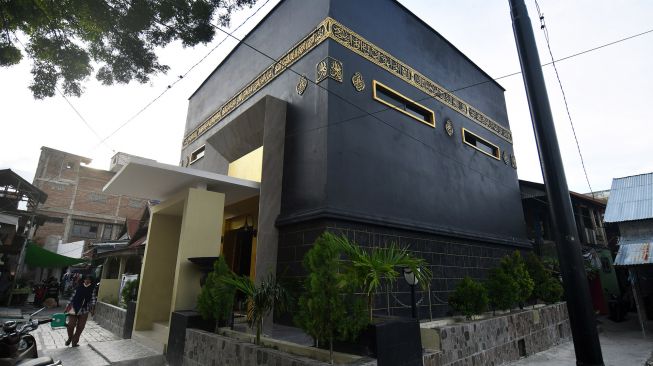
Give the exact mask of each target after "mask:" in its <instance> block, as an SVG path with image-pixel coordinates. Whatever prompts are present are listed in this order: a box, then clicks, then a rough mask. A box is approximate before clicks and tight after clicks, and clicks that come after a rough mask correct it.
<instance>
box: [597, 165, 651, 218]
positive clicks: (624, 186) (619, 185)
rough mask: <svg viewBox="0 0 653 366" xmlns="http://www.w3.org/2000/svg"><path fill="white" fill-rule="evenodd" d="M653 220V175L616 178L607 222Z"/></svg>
mask: <svg viewBox="0 0 653 366" xmlns="http://www.w3.org/2000/svg"><path fill="white" fill-rule="evenodd" d="M651 218H653V173H648V174H640V175H634V176H631V177H624V178H615V179H613V180H612V188H611V189H610V199H609V200H608V206H607V208H606V210H605V218H604V221H605V222H622V221H633V220H645V219H651Z"/></svg>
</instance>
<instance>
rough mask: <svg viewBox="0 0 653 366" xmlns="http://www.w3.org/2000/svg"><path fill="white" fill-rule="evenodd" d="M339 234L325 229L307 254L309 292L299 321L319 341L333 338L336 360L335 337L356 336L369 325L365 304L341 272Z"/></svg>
mask: <svg viewBox="0 0 653 366" xmlns="http://www.w3.org/2000/svg"><path fill="white" fill-rule="evenodd" d="M336 242H337V238H336V236H335V235H333V234H331V233H328V232H325V233H323V234H322V235H321V236H320V237H319V238H318V239H317V240H316V241H315V244H314V245H313V248H311V250H310V251H309V252H308V253H306V255H305V256H304V268H306V270H307V271H308V277H307V278H306V281H305V292H304V294H302V296H301V297H300V298H299V312H298V314H297V316H296V317H295V322H296V323H297V324H298V325H299V326H300V327H301V328H302V329H303V330H305V331H306V333H308V334H309V335H310V336H312V337H313V338H314V339H316V340H318V341H327V342H329V360H330V363H331V364H333V340H334V338H335V339H338V340H353V339H354V338H356V336H357V335H358V334H359V333H360V331H361V330H362V329H363V328H364V327H365V326H366V325H367V323H368V322H367V317H366V314H365V304H364V302H363V301H362V299H360V298H359V297H354V295H353V288H352V286H351V285H349V284H348V285H347V286H346V287H344V288H343V287H342V286H341V284H343V283H351V281H348V279H347V278H344V276H346V275H345V274H343V273H341V266H342V262H341V261H340V256H341V252H340V250H339V249H338V247H337V245H336V244H335V243H336Z"/></svg>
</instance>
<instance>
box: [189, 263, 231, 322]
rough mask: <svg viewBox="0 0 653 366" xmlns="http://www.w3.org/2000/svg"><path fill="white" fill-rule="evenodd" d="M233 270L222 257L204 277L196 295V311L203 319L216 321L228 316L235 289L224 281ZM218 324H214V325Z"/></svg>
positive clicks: (226, 318)
mask: <svg viewBox="0 0 653 366" xmlns="http://www.w3.org/2000/svg"><path fill="white" fill-rule="evenodd" d="M232 277H233V272H231V270H230V269H229V266H228V265H227V262H226V261H225V260H224V258H223V257H219V258H218V260H216V261H215V263H213V271H211V272H210V273H209V274H208V276H207V277H206V282H205V283H204V286H202V291H201V292H200V294H199V296H198V297H197V311H198V312H199V313H200V315H202V318H204V319H207V320H208V319H215V321H216V322H217V323H220V322H222V321H226V320H228V319H229V318H230V316H231V312H232V311H233V306H234V295H235V293H236V289H235V288H234V287H233V286H231V285H229V284H227V283H225V282H224V279H225V278H232ZM217 326H218V324H216V327H217Z"/></svg>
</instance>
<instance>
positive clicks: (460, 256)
mask: <svg viewBox="0 0 653 366" xmlns="http://www.w3.org/2000/svg"><path fill="white" fill-rule="evenodd" d="M326 230H328V231H331V232H334V233H338V234H342V235H346V236H347V237H348V238H349V239H350V240H353V241H355V242H356V243H358V244H359V245H361V246H386V245H388V244H389V243H393V242H394V243H397V244H399V245H401V246H406V247H408V248H409V250H410V251H411V252H412V253H413V254H414V255H416V256H418V257H421V258H424V259H425V260H426V262H427V263H429V267H430V269H431V271H432V272H433V280H432V282H431V286H430V291H421V289H419V287H418V291H417V294H416V299H417V302H418V305H419V315H420V318H421V319H428V318H431V317H432V318H437V317H443V316H446V315H448V314H449V313H450V309H449V306H448V304H447V301H448V298H449V293H450V292H451V291H453V290H454V289H455V287H456V285H457V284H458V282H459V281H460V280H461V279H462V278H463V277H465V276H470V277H472V278H474V279H485V278H486V277H487V274H488V271H489V270H490V269H491V268H494V267H496V266H497V265H498V264H499V261H500V259H501V258H502V257H503V256H505V255H507V254H510V253H512V252H513V251H514V250H516V249H521V250H523V248H518V247H515V246H510V245H499V244H491V243H484V242H479V241H473V240H463V239H458V238H452V237H445V236H439V235H433V234H425V233H418V232H413V231H407V230H398V229H391V228H387V227H381V226H376V225H370V224H360V223H352V222H347V221H340V220H318V221H311V222H307V223H302V224H297V225H292V226H285V227H282V228H280V229H279V232H280V238H279V249H278V256H277V262H278V263H277V272H278V274H282V273H283V274H284V275H286V276H294V277H303V276H305V272H304V269H303V266H302V260H303V258H304V255H305V254H306V252H308V251H309V250H310V249H311V247H312V245H313V242H314V241H315V239H316V238H317V237H318V236H319V235H320V234H321V233H322V232H324V231H326ZM384 289H385V287H384ZM429 292H430V297H429ZM409 304H410V288H409V287H408V285H407V284H406V283H405V281H396V282H395V283H394V284H392V286H391V288H390V289H389V291H386V290H384V291H383V292H382V293H380V294H378V295H377V297H376V299H375V308H376V311H375V313H376V314H378V315H398V316H404V315H408V314H410V308H409V307H407V305H409Z"/></svg>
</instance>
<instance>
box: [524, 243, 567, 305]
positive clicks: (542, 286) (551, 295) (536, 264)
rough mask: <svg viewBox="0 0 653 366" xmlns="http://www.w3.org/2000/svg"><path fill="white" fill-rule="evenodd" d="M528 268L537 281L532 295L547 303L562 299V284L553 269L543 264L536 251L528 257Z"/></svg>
mask: <svg viewBox="0 0 653 366" xmlns="http://www.w3.org/2000/svg"><path fill="white" fill-rule="evenodd" d="M526 269H527V270H528V273H529V275H530V276H531V278H532V279H533V282H534V283H535V287H534V288H533V295H532V297H533V298H535V299H539V300H541V301H543V302H544V303H546V304H552V303H555V302H557V301H559V300H560V297H561V296H562V286H561V285H560V281H559V280H558V279H557V278H555V277H553V274H552V272H551V270H548V269H547V268H545V267H544V265H543V264H542V261H541V260H540V258H539V257H538V256H536V255H535V254H534V253H530V254H529V255H528V256H527V257H526Z"/></svg>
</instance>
